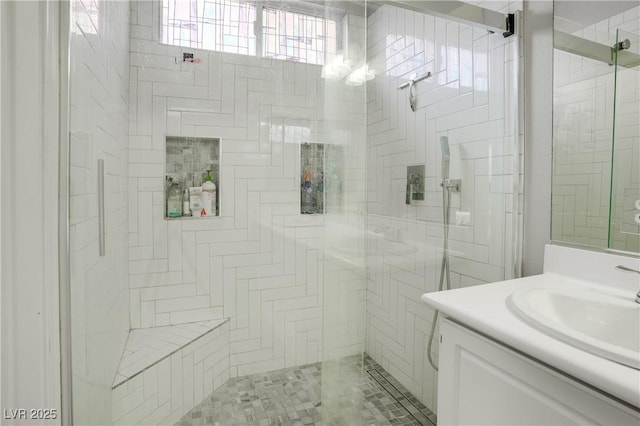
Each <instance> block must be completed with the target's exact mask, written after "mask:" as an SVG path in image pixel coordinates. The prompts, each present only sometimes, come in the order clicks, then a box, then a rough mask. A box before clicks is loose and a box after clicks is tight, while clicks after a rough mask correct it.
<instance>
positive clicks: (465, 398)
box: [438, 319, 640, 426]
mask: <svg viewBox="0 0 640 426" xmlns="http://www.w3.org/2000/svg"><path fill="white" fill-rule="evenodd" d="M440 334H441V339H442V341H441V343H440V352H439V354H440V355H439V361H440V371H439V380H438V425H440V426H443V425H491V426H497V425H509V426H515V425H535V426H543V425H553V426H558V425H606V426H613V425H624V426H638V425H640V411H638V410H637V409H633V408H631V407H630V406H628V405H625V404H622V403H620V402H618V401H616V400H614V399H612V398H610V397H609V396H607V395H606V394H604V393H601V392H600V391H598V390H595V389H593V388H591V387H589V386H587V385H585V384H583V383H581V382H578V381H576V380H575V379H573V378H570V377H568V376H566V375H564V374H561V373H559V372H558V371H556V370H554V369H552V368H550V367H548V366H546V365H544V364H542V363H540V362H538V361H535V360H533V359H531V358H529V357H527V356H524V355H523V354H521V353H519V352H516V351H514V350H513V349H510V348H508V347H506V346H504V345H502V344H500V343H497V342H496V341H494V340H491V339H488V338H487V337H484V336H483V335H480V334H478V333H476V332H474V331H472V330H470V329H468V328H466V327H464V326H461V325H459V324H458V323H456V322H454V321H452V320H450V319H444V320H443V321H442V323H441V326H440ZM638 386H639V387H640V383H638Z"/></svg>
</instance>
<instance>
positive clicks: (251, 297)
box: [128, 1, 366, 377]
mask: <svg viewBox="0 0 640 426" xmlns="http://www.w3.org/2000/svg"><path fill="white" fill-rule="evenodd" d="M146 3H147V2H144V1H132V2H131V25H132V27H131V28H132V30H131V53H130V55H131V56H130V61H131V69H130V75H131V84H130V92H129V95H130V99H129V101H130V105H131V108H130V114H129V120H130V121H129V129H130V135H131V136H130V156H129V170H130V175H129V182H128V188H129V211H128V214H129V240H128V241H129V249H130V254H129V265H130V275H129V287H130V300H131V310H130V312H131V326H132V328H141V327H158V326H165V325H172V324H180V323H187V322H193V321H204V320H211V319H216V318H229V319H230V321H229V340H230V352H231V355H230V371H229V374H230V375H231V376H232V377H234V376H238V375H240V376H241V375H247V374H252V373H256V372H263V371H268V370H273V369H279V368H284V367H289V366H294V365H300V364H305V363H311V362H317V361H319V360H320V359H321V355H322V351H323V344H322V316H323V310H326V309H329V308H328V306H330V305H328V304H326V299H325V303H324V304H323V299H322V294H323V290H322V286H323V282H324V280H323V276H324V271H325V270H329V268H331V267H330V266H327V265H326V263H327V262H326V256H325V249H326V247H327V244H328V243H327V237H326V234H327V233H326V232H325V231H327V229H328V227H329V226H332V225H330V224H335V226H336V227H346V226H347V225H348V226H349V227H350V228H349V229H350V233H349V234H348V235H347V234H346V233H345V232H340V233H339V234H338V236H335V237H331V239H330V241H329V243H330V244H331V245H332V246H336V245H342V246H344V245H346V243H345V242H348V244H350V245H354V244H359V248H360V254H362V250H363V249H364V242H363V238H362V235H363V233H364V228H363V223H364V216H363V212H364V161H365V160H364V159H365V156H364V149H365V142H364V138H365V119H366V117H365V114H364V111H365V102H364V93H365V90H364V86H363V87H356V88H351V87H345V86H344V84H343V83H342V82H338V83H336V82H327V81H324V80H322V79H321V78H320V72H321V67H320V66H318V65H308V64H299V63H294V62H287V61H279V60H273V59H262V58H255V57H250V56H242V55H235V54H229V53H220V52H208V51H202V50H195V49H191V48H180V47H175V46H166V45H163V44H160V43H159V42H157V41H154V40H153V39H152V32H153V31H152V26H153V25H154V23H153V22H152V21H151V20H149V19H147V18H146V16H145V18H144V20H143V10H142V9H141V8H142V7H144V8H145V11H144V14H145V15H146V14H147V13H149V11H148V10H146V8H147V6H148V5H147V4H146ZM152 7H153V8H155V7H157V5H156V4H155V3H154V4H153V5H152ZM361 31H364V26H362V28H361ZM183 52H190V53H194V55H195V57H196V58H198V59H200V60H201V62H200V63H184V62H182V59H181V58H182V53H183ZM176 58H177V59H176ZM167 134H170V135H171V136H199V137H210V138H220V139H221V163H220V187H219V194H220V199H219V203H220V206H221V216H220V217H218V218H211V219H208V220H195V219H191V220H175V221H165V220H163V207H164V200H163V196H162V191H163V188H162V182H163V171H164V165H163V160H161V158H162V157H164V149H165V145H164V143H165V135H167ZM303 142H314V143H323V142H330V143H334V144H341V145H343V148H344V157H345V160H344V161H345V168H346V169H347V170H346V172H345V176H346V177H347V180H348V182H346V183H345V185H344V188H343V198H344V202H343V204H344V205H345V209H344V211H342V212H340V213H336V214H335V215H334V216H333V217H326V215H305V216H304V217H303V216H301V215H300V181H299V176H300V158H299V144H301V143H303ZM358 207H359V208H358ZM338 230H339V231H342V230H343V229H342V228H340V229H338ZM350 235H351V236H354V235H359V236H360V238H359V240H357V239H354V240H349V239H348V236H350ZM352 257H355V252H354V255H349V256H347V260H349V259H350V258H352ZM341 259H343V260H342V261H338V260H332V261H333V262H334V263H339V262H342V263H340V265H339V266H336V267H334V268H333V269H331V270H336V271H337V272H339V273H340V274H338V276H336V284H340V283H343V285H341V291H342V292H344V294H345V295H349V294H350V292H351V293H353V294H354V295H352V296H350V297H349V298H347V297H344V298H343V299H342V300H340V297H341V294H342V293H336V294H335V296H333V295H332V296H331V298H332V300H333V299H334V298H335V299H336V301H335V302H334V305H335V306H334V307H335V309H336V312H337V313H338V310H340V309H342V311H340V312H344V315H337V314H336V315H334V317H335V318H339V319H341V321H343V322H342V323H341V324H342V330H343V332H342V333H340V332H336V330H334V333H335V335H336V336H339V338H338V337H336V338H335V340H333V341H334V342H335V344H334V345H332V353H334V354H352V353H354V349H353V348H354V347H357V346H358V344H359V347H360V351H361V350H362V344H363V333H362V331H360V332H359V333H354V331H353V330H354V329H357V328H358V327H356V326H355V325H354V323H353V322H354V321H359V324H360V330H362V329H363V328H364V327H363V324H362V321H363V318H364V314H363V312H364V311H363V309H364V274H363V269H364V265H363V262H362V260H360V261H359V263H358V262H345V261H344V259H345V257H344V256H343V257H342V258H341ZM359 259H362V256H361V255H360V257H359ZM354 264H355V266H354ZM347 272H350V275H349V274H347ZM355 295H360V297H356V296H355ZM347 300H349V301H353V302H354V303H355V302H358V303H359V306H360V307H359V309H360V312H361V313H362V315H361V316H360V317H356V316H352V315H353V313H354V312H356V310H355V309H350V308H349V306H345V304H344V302H345V301H347ZM334 307H332V308H331V309H334ZM332 312H333V311H332ZM354 339H358V344H354V343H353V340H354ZM324 349H326V348H324Z"/></svg>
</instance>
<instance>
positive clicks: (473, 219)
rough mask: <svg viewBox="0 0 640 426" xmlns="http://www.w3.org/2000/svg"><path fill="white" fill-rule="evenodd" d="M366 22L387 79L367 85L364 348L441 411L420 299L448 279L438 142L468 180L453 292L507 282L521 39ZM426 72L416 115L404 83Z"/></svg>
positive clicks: (436, 23) (458, 202)
mask: <svg viewBox="0 0 640 426" xmlns="http://www.w3.org/2000/svg"><path fill="white" fill-rule="evenodd" d="M476 3H477V2H476ZM480 3H481V4H480V6H482V7H488V8H495V9H497V10H499V11H501V12H504V13H506V12H510V11H514V10H517V9H522V3H521V2H520V1H504V2H480ZM367 27H368V32H367V46H368V49H367V54H368V60H369V66H370V68H373V69H375V70H376V71H377V73H378V75H377V76H376V79H375V80H373V81H371V82H369V84H368V87H367V95H368V96H367V107H368V109H367V117H368V121H367V144H368V154H367V155H368V164H367V171H368V174H367V176H368V186H367V190H368V191H367V196H368V199H367V206H368V224H367V226H368V228H367V229H368V231H369V232H368V238H367V250H368V259H367V302H366V309H367V314H366V316H367V330H366V332H367V335H366V337H367V339H366V351H367V353H368V354H369V355H370V356H371V357H372V358H373V359H374V360H376V362H378V363H379V364H380V365H381V366H382V367H384V368H385V370H387V371H388V372H389V373H391V374H392V375H393V376H394V377H395V378H396V379H398V380H399V381H400V382H401V383H402V384H403V385H404V386H405V387H406V388H407V389H409V390H410V391H411V392H412V393H413V394H414V395H415V396H416V397H417V398H419V399H420V400H421V401H422V402H423V403H424V404H425V405H426V406H427V407H429V408H430V409H431V410H433V411H435V409H436V405H437V404H436V392H437V373H436V372H435V371H434V370H433V369H432V368H431V366H430V365H429V363H428V361H427V345H428V339H429V330H430V328H431V322H432V315H433V311H432V310H431V309H430V308H429V307H427V306H426V305H425V304H424V303H422V302H421V301H420V296H421V295H422V294H423V293H425V292H430V291H435V290H437V289H438V283H439V274H440V262H441V257H442V244H443V212H442V189H441V188H440V186H439V184H440V178H441V161H440V158H441V152H440V137H441V136H448V140H449V144H450V149H451V172H450V176H451V178H452V179H461V182H462V183H461V191H460V192H459V193H453V194H452V208H451V223H452V225H451V229H450V235H449V239H450V241H449V250H450V264H451V284H452V287H453V288H457V287H464V286H470V285H476V284H483V283H488V282H492V281H500V280H502V279H506V278H509V277H511V275H512V273H513V272H512V269H513V268H512V267H513V264H512V262H513V257H512V252H513V250H512V245H511V234H512V223H513V214H514V211H513V207H512V206H513V197H514V183H513V170H514V167H513V166H514V163H513V162H514V160H516V161H517V159H515V158H514V155H513V154H514V152H515V150H514V146H515V143H517V142H516V140H517V139H516V138H515V137H514V123H513V122H512V111H513V108H515V107H516V103H515V99H516V96H517V94H516V93H513V91H512V90H511V87H512V82H513V78H514V55H515V53H514V48H515V37H511V38H503V36H502V34H498V33H495V34H490V33H488V32H487V31H486V30H480V29H478V28H473V27H471V26H468V25H463V24H460V23H457V22H453V21H448V20H445V19H441V18H434V17H432V16H427V15H424V14H420V13H416V12H411V11H407V10H403V9H400V8H396V7H389V6H384V7H382V8H380V9H378V10H377V11H376V12H375V13H373V14H372V15H371V16H370V17H369V18H368V23H367ZM428 71H430V72H432V73H433V76H432V77H431V78H429V79H427V80H423V81H421V82H419V83H417V84H416V87H415V89H414V90H415V92H416V94H417V108H416V111H415V112H412V111H411V109H410V107H409V98H408V96H409V93H408V90H398V89H397V86H399V85H400V84H401V83H404V82H405V81H407V80H408V79H409V77H410V76H411V75H412V74H415V75H416V76H421V75H423V74H425V73H426V72H428ZM416 164H424V165H425V175H426V182H425V195H424V200H423V201H413V202H412V205H406V204H405V189H406V178H407V166H411V165H416ZM519 195H520V194H518V196H519ZM458 213H461V214H458ZM517 213H518V214H521V212H517ZM456 218H460V219H459V220H458V221H456ZM463 219H464V220H463ZM465 220H468V223H465ZM436 333H437V331H436ZM437 340H438V339H437V335H436V339H435V342H434V343H435V344H434V346H433V355H434V358H436V359H437Z"/></svg>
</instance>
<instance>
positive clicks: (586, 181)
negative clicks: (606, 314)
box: [551, 0, 640, 253]
mask: <svg viewBox="0 0 640 426" xmlns="http://www.w3.org/2000/svg"><path fill="white" fill-rule="evenodd" d="M553 60H554V76H553V77H554V87H553V178H552V208H551V210H552V219H551V239H552V240H553V241H555V242H563V243H571V244H580V245H586V246H591V247H598V248H604V249H614V250H620V251H626V252H633V253H639V252H640V136H639V135H640V131H639V130H640V4H639V3H638V2H637V1H606V2H595V1H574V0H556V1H555V2H554V58H553Z"/></svg>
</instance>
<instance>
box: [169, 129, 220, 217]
mask: <svg viewBox="0 0 640 426" xmlns="http://www.w3.org/2000/svg"><path fill="white" fill-rule="evenodd" d="M165 152H166V157H165V182H164V200H165V219H169V220H174V219H187V218H189V219H191V218H193V219H201V218H208V217H216V216H219V215H220V204H219V200H220V138H201V137H182V136H167V137H166V150H165Z"/></svg>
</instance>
